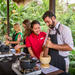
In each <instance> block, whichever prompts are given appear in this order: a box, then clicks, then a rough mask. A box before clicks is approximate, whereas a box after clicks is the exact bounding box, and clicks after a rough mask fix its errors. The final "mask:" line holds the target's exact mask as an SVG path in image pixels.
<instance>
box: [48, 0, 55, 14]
mask: <svg viewBox="0 0 75 75" xmlns="http://www.w3.org/2000/svg"><path fill="white" fill-rule="evenodd" d="M55 1H56V0H49V10H50V11H52V12H53V13H54V14H55Z"/></svg>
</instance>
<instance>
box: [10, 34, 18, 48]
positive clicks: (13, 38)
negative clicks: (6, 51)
mask: <svg viewBox="0 0 75 75" xmlns="http://www.w3.org/2000/svg"><path fill="white" fill-rule="evenodd" d="M16 35H17V33H15V34H13V36H12V40H13V41H15V37H16ZM16 45H17V44H11V46H12V48H14V47H15V46H16Z"/></svg>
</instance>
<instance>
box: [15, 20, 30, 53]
mask: <svg viewBox="0 0 75 75" xmlns="http://www.w3.org/2000/svg"><path fill="white" fill-rule="evenodd" d="M22 25H23V27H24V29H25V32H24V39H23V43H24V44H23V45H17V46H15V49H18V48H24V50H23V52H25V53H26V54H29V52H28V49H27V47H26V45H25V44H26V42H25V40H26V37H27V36H29V35H30V33H31V29H30V27H31V22H30V21H29V20H28V19H26V20H24V21H23V24H22Z"/></svg>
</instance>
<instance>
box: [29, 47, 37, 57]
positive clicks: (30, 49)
mask: <svg viewBox="0 0 75 75" xmlns="http://www.w3.org/2000/svg"><path fill="white" fill-rule="evenodd" d="M28 51H29V53H30V55H31V57H36V56H35V55H34V53H33V51H32V48H31V47H28Z"/></svg>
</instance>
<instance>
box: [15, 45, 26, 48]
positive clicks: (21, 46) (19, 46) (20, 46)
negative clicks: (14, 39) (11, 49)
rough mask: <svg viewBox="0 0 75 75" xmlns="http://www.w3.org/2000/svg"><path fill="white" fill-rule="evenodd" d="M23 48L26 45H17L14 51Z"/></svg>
mask: <svg viewBox="0 0 75 75" xmlns="http://www.w3.org/2000/svg"><path fill="white" fill-rule="evenodd" d="M24 47H26V45H19V44H18V45H16V46H15V49H19V48H24Z"/></svg>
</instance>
